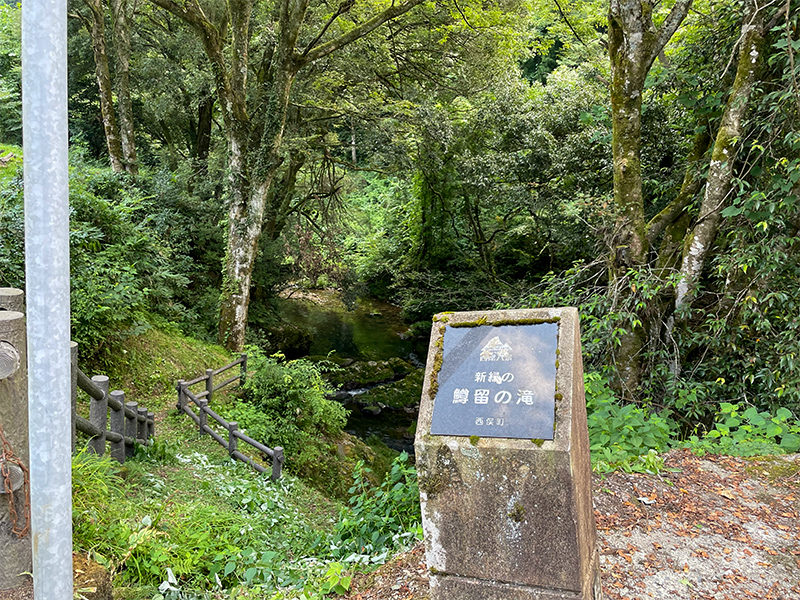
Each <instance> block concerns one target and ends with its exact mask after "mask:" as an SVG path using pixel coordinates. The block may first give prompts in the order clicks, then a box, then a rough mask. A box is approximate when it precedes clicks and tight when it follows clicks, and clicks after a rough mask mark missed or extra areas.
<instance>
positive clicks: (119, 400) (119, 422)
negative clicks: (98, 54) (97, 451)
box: [109, 390, 125, 464]
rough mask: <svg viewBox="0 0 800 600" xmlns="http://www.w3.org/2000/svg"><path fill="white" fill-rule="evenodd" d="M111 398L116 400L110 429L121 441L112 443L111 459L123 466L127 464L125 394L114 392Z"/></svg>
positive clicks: (112, 410)
mask: <svg viewBox="0 0 800 600" xmlns="http://www.w3.org/2000/svg"><path fill="white" fill-rule="evenodd" d="M109 396H110V397H111V398H112V399H113V400H114V402H113V403H112V404H113V406H112V407H111V418H110V419H109V427H110V428H111V431H113V432H114V433H116V434H119V436H120V439H119V441H116V442H115V441H112V442H111V458H113V459H114V460H116V461H117V462H118V463H120V464H122V463H124V462H125V392H123V391H122V390H114V391H113V392H111V393H110V394H109Z"/></svg>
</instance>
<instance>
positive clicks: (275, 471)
mask: <svg viewBox="0 0 800 600" xmlns="http://www.w3.org/2000/svg"><path fill="white" fill-rule="evenodd" d="M237 365H241V371H240V372H239V374H238V375H234V376H232V377H228V378H227V379H225V380H224V381H222V382H220V383H217V384H215V383H214V377H216V376H217V375H221V374H222V373H224V372H225V371H228V370H230V369H232V368H233V367H235V366H237ZM246 377H247V355H246V354H242V356H240V357H239V358H237V359H236V360H235V361H233V362H232V363H230V364H227V365H225V366H224V367H220V368H219V369H207V370H206V374H205V375H201V376H200V377H196V378H195V379H192V380H190V381H185V380H183V379H181V380H179V381H178V382H177V383H176V384H175V389H176V390H177V392H178V404H177V406H176V408H177V409H178V410H179V411H181V412H183V413H185V414H187V415H189V417H191V418H192V420H193V421H194V422H195V423H196V424H197V426H198V428H199V429H200V433H201V434H208V435H209V436H211V438H212V439H214V440H215V441H216V442H217V443H218V444H219V445H220V446H222V447H223V448H225V449H226V450H227V451H228V454H229V455H230V457H231V458H235V459H236V460H240V461H242V462H243V463H247V464H248V465H250V466H251V467H253V468H254V469H255V470H256V471H258V472H259V473H264V472H265V471H266V470H267V468H266V467H264V466H263V465H261V464H259V463H257V462H256V461H254V460H253V459H252V458H250V457H249V456H246V455H245V454H242V453H241V452H239V441H240V440H241V441H242V442H244V443H246V444H249V445H250V446H252V447H253V448H255V449H256V450H258V451H259V452H262V453H264V454H266V455H267V456H269V457H270V458H271V459H272V476H271V478H272V480H273V481H274V480H277V479H280V477H281V471H282V470H283V462H284V456H283V448H281V447H280V446H276V447H275V448H268V447H267V446H265V445H264V444H262V443H260V442H257V441H256V440H254V439H253V438H251V437H250V436H248V435H246V434H245V433H243V432H241V431H239V424H238V423H237V422H236V421H230V422H228V421H226V420H225V419H224V418H222V417H221V416H220V415H218V414H217V413H216V412H214V411H213V410H212V409H211V408H210V407H209V406H208V404H209V402H211V399H212V397H213V396H214V392H216V391H218V390H221V389H222V388H224V387H225V386H227V385H229V384H231V383H233V382H234V381H237V380H239V381H240V382H241V383H244V380H245V378H246ZM200 383H204V384H205V390H203V391H202V392H199V393H197V394H195V393H193V392H192V391H191V390H190V389H189V388H190V387H191V386H193V385H198V384H200ZM190 403H194V405H195V406H196V407H197V408H198V411H197V412H195V411H194V410H192V408H191V406H189V405H190ZM208 417H211V419H212V420H214V421H216V422H217V423H218V424H219V425H220V427H222V429H224V430H225V432H226V433H227V438H228V439H227V440H226V439H225V438H224V437H223V436H222V435H221V434H220V433H218V432H217V431H216V430H215V429H213V428H212V427H210V426H209V424H208Z"/></svg>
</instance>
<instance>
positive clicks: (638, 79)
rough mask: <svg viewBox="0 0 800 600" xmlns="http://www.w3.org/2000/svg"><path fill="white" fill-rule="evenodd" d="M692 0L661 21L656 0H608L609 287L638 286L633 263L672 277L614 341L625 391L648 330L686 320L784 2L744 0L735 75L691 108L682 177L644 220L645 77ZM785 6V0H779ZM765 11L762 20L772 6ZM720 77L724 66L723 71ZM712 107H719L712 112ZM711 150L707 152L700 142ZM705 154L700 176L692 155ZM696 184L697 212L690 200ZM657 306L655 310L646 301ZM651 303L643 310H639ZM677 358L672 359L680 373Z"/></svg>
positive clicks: (657, 332) (630, 293) (634, 384)
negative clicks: (711, 103)
mask: <svg viewBox="0 0 800 600" xmlns="http://www.w3.org/2000/svg"><path fill="white" fill-rule="evenodd" d="M690 5H691V0H687V1H685V2H680V1H678V2H676V3H675V4H674V5H673V7H672V9H671V11H670V13H669V14H668V15H667V16H666V17H664V19H663V21H662V23H661V26H660V27H659V28H655V27H654V26H653V5H652V4H651V3H649V2H634V3H623V2H620V1H618V0H612V1H611V3H610V10H609V37H610V42H609V54H610V57H611V68H612V82H611V86H612V87H611V105H612V119H613V152H614V203H615V211H616V223H615V231H614V235H613V244H612V249H611V260H610V265H609V283H610V291H611V293H613V294H616V295H617V298H618V299H622V300H625V299H630V298H634V297H635V295H636V288H635V285H632V284H631V280H630V278H629V274H630V273H634V272H638V273H642V272H643V271H644V270H645V269H649V268H653V269H654V275H655V276H656V278H658V280H660V281H661V282H662V283H663V282H666V281H667V280H668V279H669V278H670V277H671V276H672V275H673V274H676V272H677V277H676V278H675V281H677V283H676V284H675V287H674V295H673V297H672V300H671V302H668V303H661V304H660V305H659V306H657V307H653V306H652V303H651V302H639V303H638V306H639V307H640V308H639V309H637V312H638V315H637V316H636V318H635V319H634V320H633V322H632V323H631V326H630V328H629V330H628V331H626V333H625V334H624V335H623V336H622V337H621V344H620V345H619V346H617V347H616V348H615V349H614V359H615V361H616V367H617V371H618V380H617V387H618V389H619V391H620V392H621V393H622V394H623V395H624V396H625V397H627V398H629V399H633V398H636V397H637V395H638V392H639V386H640V383H641V378H642V362H641V361H642V355H643V349H644V345H645V341H646V339H647V337H648V335H649V336H650V337H651V338H662V339H665V338H666V339H671V337H672V334H673V329H674V326H675V324H676V323H680V322H681V321H682V320H685V319H686V317H687V315H688V309H689V308H690V307H691V305H692V302H693V300H694V298H695V297H696V290H697V286H698V284H699V281H700V276H701V273H702V271H703V268H704V266H705V265H706V264H707V262H708V258H709V256H710V255H711V254H710V250H711V248H712V246H713V244H714V240H715V238H716V236H717V233H718V231H719V229H720V227H721V224H722V222H723V211H724V209H725V207H726V206H727V205H728V204H729V203H730V201H731V199H732V197H733V196H734V195H735V190H734V186H733V184H734V180H735V178H736V177H738V176H740V174H741V165H738V166H737V160H738V153H739V150H740V146H741V138H742V136H743V131H744V123H745V117H746V114H747V112H748V110H751V109H752V107H753V102H752V97H753V94H754V90H756V89H757V85H758V83H759V80H760V73H761V67H762V65H763V64H764V62H765V38H764V36H765V32H767V31H769V30H770V29H771V28H772V27H773V26H774V25H775V24H776V23H777V19H778V18H779V16H780V14H782V13H783V12H785V10H786V9H780V10H776V9H775V7H770V6H761V7H759V6H758V4H757V3H756V2H755V0H743V2H741V12H740V20H741V27H740V35H739V38H738V40H737V44H736V47H737V48H738V51H737V52H736V53H735V54H734V55H733V56H732V57H731V61H730V62H731V63H733V62H734V61H735V65H736V68H735V76H734V77H733V79H732V81H730V84H729V87H728V89H727V90H726V91H723V90H719V91H717V94H719V95H721V96H723V97H727V99H726V100H725V101H724V103H723V105H722V110H721V115H719V117H716V116H714V118H711V119H710V118H709V115H708V114H705V115H703V114H700V115H698V122H697V127H696V131H697V135H696V138H695V142H694V146H693V148H692V150H691V152H690V154H689V157H688V159H687V169H686V174H685V176H684V180H683V184H682V186H680V189H679V190H678V192H677V193H676V195H675V196H674V198H673V199H672V200H671V201H670V202H669V203H668V204H667V206H666V207H664V208H663V209H662V210H661V211H660V212H658V213H657V214H656V215H655V216H653V217H652V218H651V219H650V220H649V221H647V220H646V219H645V205H644V197H643V191H642V190H643V188H642V177H641V172H642V171H641V107H642V96H643V93H644V82H645V79H646V77H647V74H648V72H649V70H650V67H651V66H652V64H653V61H654V60H655V59H656V57H658V56H659V55H660V53H661V52H662V50H663V48H664V46H665V45H666V43H667V42H668V41H669V39H670V38H671V37H672V35H673V34H674V33H675V31H676V30H677V28H678V26H679V25H680V23H681V22H682V21H683V19H684V17H685V16H686V13H687V11H688V9H689V7H690ZM786 7H788V3H787V4H786ZM768 10H769V11H770V13H771V14H772V20H771V21H770V23H769V24H767V23H766V22H767V20H768V16H769V13H767V11H768ZM720 79H721V80H722V81H725V78H724V73H723V77H721V78H720ZM717 114H719V113H717ZM709 149H710V150H711V152H710V156H708V157H706V154H707V151H708V150H709ZM705 161H708V162H707V164H708V168H707V171H706V172H705V173H704V174H703V175H702V176H700V175H699V170H698V168H697V165H698V164H701V163H702V164H704V163H705ZM701 190H703V195H702V200H701V201H700V207H699V212H695V209H694V208H693V201H694V200H695V198H696V196H697V195H698V194H699V193H700V191H701ZM653 308H655V310H653ZM648 311H650V314H649V315H647V314H646V313H647V312H648ZM678 365H679V360H677V359H676V360H675V362H674V363H673V365H672V368H673V373H677V370H678V368H679V367H678Z"/></svg>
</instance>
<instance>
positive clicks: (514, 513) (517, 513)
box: [508, 502, 525, 523]
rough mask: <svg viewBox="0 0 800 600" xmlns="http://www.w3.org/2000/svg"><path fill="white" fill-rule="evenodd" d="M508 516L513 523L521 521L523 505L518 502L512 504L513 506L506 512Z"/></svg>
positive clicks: (523, 517) (523, 510)
mask: <svg viewBox="0 0 800 600" xmlns="http://www.w3.org/2000/svg"><path fill="white" fill-rule="evenodd" d="M508 518H509V519H511V520H512V521H514V522H515V523H522V521H524V520H525V507H524V506H522V504H520V503H519V502H516V503H515V504H514V508H512V509H511V511H510V512H509V513H508Z"/></svg>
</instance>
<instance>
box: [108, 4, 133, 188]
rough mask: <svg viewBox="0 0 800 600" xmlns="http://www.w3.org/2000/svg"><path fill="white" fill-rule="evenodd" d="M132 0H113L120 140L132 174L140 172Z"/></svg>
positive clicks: (125, 163) (115, 71)
mask: <svg viewBox="0 0 800 600" xmlns="http://www.w3.org/2000/svg"><path fill="white" fill-rule="evenodd" d="M129 13H130V5H129V2H128V0H111V14H112V17H113V23H114V26H113V29H112V36H113V41H114V75H115V82H114V83H115V85H114V87H115V90H116V92H117V113H118V114H119V132H120V142H121V144H122V159H123V161H124V166H125V171H127V172H128V173H130V174H132V175H136V174H137V173H138V172H139V164H138V161H137V158H136V136H135V134H134V128H133V103H132V100H131V76H130V62H131V28H130V14H129Z"/></svg>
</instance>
